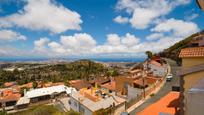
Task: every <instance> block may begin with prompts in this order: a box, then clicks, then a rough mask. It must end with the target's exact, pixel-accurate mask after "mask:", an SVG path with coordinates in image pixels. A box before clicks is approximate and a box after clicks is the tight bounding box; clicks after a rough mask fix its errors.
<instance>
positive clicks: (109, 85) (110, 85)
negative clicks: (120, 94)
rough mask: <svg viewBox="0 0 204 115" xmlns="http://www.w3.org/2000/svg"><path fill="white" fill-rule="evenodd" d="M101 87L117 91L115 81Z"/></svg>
mask: <svg viewBox="0 0 204 115" xmlns="http://www.w3.org/2000/svg"><path fill="white" fill-rule="evenodd" d="M101 87H104V88H107V89H109V90H112V91H115V81H111V82H109V83H106V84H103V85H101Z"/></svg>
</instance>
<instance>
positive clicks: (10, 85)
mask: <svg viewBox="0 0 204 115" xmlns="http://www.w3.org/2000/svg"><path fill="white" fill-rule="evenodd" d="M14 85H17V82H5V83H4V86H5V87H12V86H14Z"/></svg>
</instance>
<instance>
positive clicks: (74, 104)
mask: <svg viewBox="0 0 204 115" xmlns="http://www.w3.org/2000/svg"><path fill="white" fill-rule="evenodd" d="M69 105H70V108H71V109H72V110H74V111H76V112H79V113H80V114H81V115H92V114H93V112H92V111H90V110H89V109H87V108H86V107H85V106H84V105H82V104H80V103H79V102H78V101H76V100H75V99H73V98H72V97H70V100H69Z"/></svg>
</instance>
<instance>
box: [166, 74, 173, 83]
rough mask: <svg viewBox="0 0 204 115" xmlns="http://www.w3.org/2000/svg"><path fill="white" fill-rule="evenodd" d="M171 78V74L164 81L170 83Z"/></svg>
mask: <svg viewBox="0 0 204 115" xmlns="http://www.w3.org/2000/svg"><path fill="white" fill-rule="evenodd" d="M172 78H173V75H172V74H168V75H167V77H166V81H167V82H170V81H171V80H172Z"/></svg>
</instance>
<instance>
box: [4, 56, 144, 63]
mask: <svg viewBox="0 0 204 115" xmlns="http://www.w3.org/2000/svg"><path fill="white" fill-rule="evenodd" d="M80 59H88V60H92V61H99V62H142V61H144V60H145V58H5V57H0V62H29V61H34V62H38V61H49V60H56V61H57V60H64V61H75V60H80Z"/></svg>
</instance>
